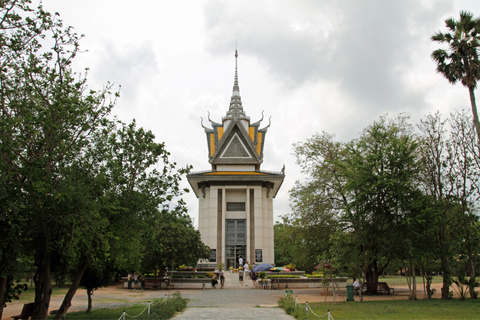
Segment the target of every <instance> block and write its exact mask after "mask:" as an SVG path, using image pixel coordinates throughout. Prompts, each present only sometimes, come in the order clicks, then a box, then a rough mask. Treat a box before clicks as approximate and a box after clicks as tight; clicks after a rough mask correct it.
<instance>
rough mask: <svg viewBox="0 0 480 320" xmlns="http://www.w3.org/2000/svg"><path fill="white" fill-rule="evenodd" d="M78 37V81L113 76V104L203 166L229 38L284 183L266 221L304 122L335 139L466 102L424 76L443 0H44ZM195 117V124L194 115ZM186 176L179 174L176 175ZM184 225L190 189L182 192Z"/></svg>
mask: <svg viewBox="0 0 480 320" xmlns="http://www.w3.org/2000/svg"><path fill="white" fill-rule="evenodd" d="M44 7H45V8H46V9H47V10H48V11H50V12H58V13H60V17H61V19H62V20H63V21H64V23H65V25H71V26H73V27H74V28H75V30H76V32H77V33H79V34H84V35H85V37H84V39H83V40H82V42H81V48H82V49H84V50H88V51H87V52H85V53H82V54H81V55H80V56H79V57H78V58H77V59H76V61H75V67H76V68H77V70H78V71H82V70H83V68H85V67H89V68H90V71H89V84H90V87H91V88H92V89H99V88H101V87H102V86H103V85H104V84H106V83H107V82H108V81H110V82H112V83H114V84H115V85H117V86H118V85H121V98H120V99H119V101H118V104H117V106H116V108H115V109H114V114H116V115H117V116H118V117H119V118H120V119H121V120H123V121H124V122H130V121H131V120H132V119H136V121H137V123H138V124H139V125H140V126H142V127H144V128H146V129H149V130H151V131H153V132H154V133H155V135H156V137H157V140H158V141H159V142H160V141H164V142H165V143H166V145H167V148H168V150H169V151H170V152H171V154H172V157H171V158H172V160H173V161H176V162H177V163H178V165H179V166H184V165H186V164H191V165H193V167H194V170H195V171H199V170H208V169H210V165H209V163H208V157H207V143H206V138H205V135H204V131H203V129H202V127H201V125H200V118H201V117H203V118H204V119H206V118H207V115H208V114H207V112H210V114H211V118H212V120H216V121H217V122H221V118H222V117H223V116H224V115H225V113H226V111H227V110H228V106H229V102H230V96H231V93H232V87H233V79H234V66H235V60H234V52H235V48H238V52H239V58H238V68H239V70H238V71H239V84H240V94H241V97H242V101H243V107H244V110H245V111H246V113H247V115H248V116H250V118H251V120H252V122H253V121H257V120H259V119H260V118H261V114H262V111H264V112H265V120H264V122H263V124H264V125H267V124H268V118H269V117H272V125H271V126H270V128H269V131H268V133H267V136H266V146H265V150H264V162H263V165H262V169H264V170H269V171H280V170H281V168H282V166H283V164H285V166H286V178H285V182H284V184H283V186H282V188H281V190H280V192H279V193H278V195H277V197H276V199H275V201H274V209H275V216H276V219H277V220H278V218H279V217H280V216H282V215H285V214H288V213H289V212H290V206H289V196H288V191H289V190H290V189H291V188H292V186H293V184H294V182H295V180H301V179H303V176H302V175H301V172H300V170H299V168H298V167H297V166H296V165H295V159H294V156H293V155H292V144H293V143H295V142H300V141H304V140H305V139H307V138H309V137H311V136H312V135H313V134H314V133H315V132H321V131H326V132H329V133H332V134H335V135H336V137H337V138H338V139H339V140H342V141H348V140H351V139H353V138H356V137H357V136H358V133H359V132H361V131H362V129H363V128H365V127H366V126H367V125H368V124H370V123H371V122H372V121H373V120H374V119H376V118H378V117H379V116H380V115H384V114H387V113H388V114H389V115H392V116H393V115H396V114H398V113H400V112H407V113H409V114H410V115H411V117H412V121H413V122H417V121H418V119H420V118H421V117H423V116H425V115H426V114H428V113H431V112H435V111H436V110H440V111H442V112H443V113H444V114H447V113H448V112H449V111H450V110H453V109H469V100H468V92H467V89H465V88H464V87H462V86H461V85H460V84H459V85H455V86H452V85H450V84H449V83H448V81H447V80H446V79H444V78H443V77H442V76H441V75H439V74H436V72H435V64H434V63H433V62H432V60H431V58H430V54H431V52H432V51H433V50H434V49H436V48H437V47H438V45H437V44H435V43H432V41H431V40H430V37H431V36H432V35H433V34H434V32H436V31H439V30H443V31H444V30H445V28H444V22H443V21H444V20H445V19H446V18H449V17H452V16H453V17H455V18H457V17H458V13H459V11H460V10H468V11H471V12H473V13H474V14H475V16H480V1H474V0H472V1H466V0H464V1H460V0H459V1H454V0H435V1H433V0H432V1H427V0H412V1H410V0H389V1H384V0H361V1H359V0H337V1H326V0H324V1H322V0H308V1H307V0H305V1H302V0H275V1H273V0H269V1H260V0H246V1H245V0H243V1H233V0H232V1H217V0H204V1H201V0H191V1H182V0H179V1H173V0H169V1H163V0H162V1H153V0H151V1H147V0H137V1H124V0H82V1H78V0H77V1H73V0H44ZM205 124H206V123H205ZM184 185H185V187H188V182H186V181H185V182H184ZM185 200H186V201H187V203H188V207H189V213H190V215H191V216H192V217H193V218H194V220H195V223H197V217H198V205H197V201H198V200H197V199H196V198H195V196H194V195H193V193H192V192H191V193H190V194H188V195H186V196H185Z"/></svg>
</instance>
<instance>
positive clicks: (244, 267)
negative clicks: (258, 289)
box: [243, 261, 250, 280]
mask: <svg viewBox="0 0 480 320" xmlns="http://www.w3.org/2000/svg"><path fill="white" fill-rule="evenodd" d="M243 271H245V280H247V277H248V275H249V274H250V266H249V265H248V261H247V262H245V265H244V266H243Z"/></svg>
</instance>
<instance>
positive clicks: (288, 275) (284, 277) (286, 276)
mask: <svg viewBox="0 0 480 320" xmlns="http://www.w3.org/2000/svg"><path fill="white" fill-rule="evenodd" d="M287 278H300V276H295V275H291V274H287V275H281V274H278V275H277V274H275V275H268V276H267V279H287Z"/></svg>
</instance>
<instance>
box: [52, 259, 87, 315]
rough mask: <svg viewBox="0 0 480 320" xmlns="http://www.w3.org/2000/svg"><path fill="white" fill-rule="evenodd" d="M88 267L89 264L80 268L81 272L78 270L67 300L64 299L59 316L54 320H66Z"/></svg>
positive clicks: (66, 296) (66, 297)
mask: <svg viewBox="0 0 480 320" xmlns="http://www.w3.org/2000/svg"><path fill="white" fill-rule="evenodd" d="M88 265H89V263H85V264H84V265H83V266H82V267H81V268H80V270H78V272H77V274H76V275H75V277H74V278H73V281H72V284H71V285H70V288H69V289H68V292H67V294H66V295H65V298H63V302H62V305H61V306H60V309H58V312H57V314H56V315H55V317H54V318H53V319H54V320H59V319H62V320H64V319H65V317H66V315H67V311H68V308H70V306H71V305H72V299H73V296H75V292H77V289H78V286H79V285H80V280H81V279H82V276H83V274H84V273H85V270H87V268H88Z"/></svg>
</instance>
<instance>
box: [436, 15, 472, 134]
mask: <svg viewBox="0 0 480 320" xmlns="http://www.w3.org/2000/svg"><path fill="white" fill-rule="evenodd" d="M445 25H446V27H447V28H448V32H446V33H442V32H440V31H439V32H437V33H435V34H434V35H433V36H432V40H433V41H435V42H438V43H442V44H443V43H445V44H447V45H448V49H447V50H444V49H437V50H435V51H433V53H432V58H433V60H434V61H435V62H436V63H437V71H438V72H439V73H441V74H443V75H444V76H445V78H447V79H448V81H449V82H451V83H452V84H454V83H456V82H457V81H460V82H461V83H462V84H463V85H464V86H465V87H467V88H468V92H469V95H470V104H471V107H472V114H473V122H474V124H475V129H476V132H477V138H478V143H480V121H479V118H478V111H477V105H476V102H475V88H476V87H477V81H478V79H479V78H480V61H479V60H478V50H479V47H480V42H479V40H480V20H479V19H478V18H474V17H473V14H472V13H470V12H467V11H461V12H460V20H458V21H456V20H454V19H453V18H449V19H447V20H445Z"/></svg>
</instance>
